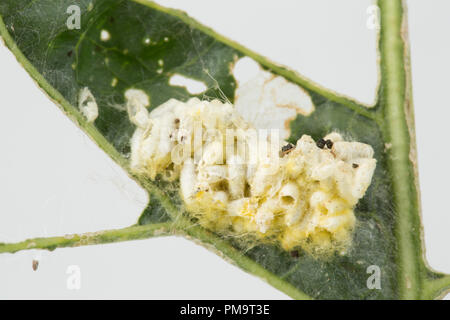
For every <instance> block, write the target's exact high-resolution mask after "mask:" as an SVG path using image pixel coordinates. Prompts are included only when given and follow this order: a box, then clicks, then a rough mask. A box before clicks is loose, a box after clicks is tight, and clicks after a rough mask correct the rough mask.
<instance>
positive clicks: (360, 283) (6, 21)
mask: <svg viewBox="0 0 450 320" xmlns="http://www.w3.org/2000/svg"><path fill="white" fill-rule="evenodd" d="M71 4H72V1H68V0H3V1H2V2H1V3H0V16H1V18H0V32H1V35H2V38H3V39H4V41H5V43H6V45H7V46H8V47H9V48H10V49H11V50H12V52H13V53H14V54H15V55H16V57H17V59H18V61H19V62H20V63H21V64H22V65H23V66H24V68H25V69H26V70H27V71H28V72H29V73H30V75H31V76H32V77H33V78H34V79H35V80H36V82H37V83H38V85H39V86H40V87H42V88H43V89H44V90H45V91H46V92H47V94H48V95H49V97H50V98H51V99H53V100H54V101H55V102H56V103H57V104H58V105H59V106H61V108H62V109H63V110H64V111H65V113H66V114H67V116H69V117H70V118H72V119H73V120H74V121H75V122H76V123H77V124H78V125H79V126H80V127H81V128H82V129H83V130H85V131H86V132H87V133H88V134H89V135H90V136H91V137H92V138H93V139H94V140H95V141H96V142H97V144H98V145H99V146H100V147H101V148H102V149H103V150H105V152H107V153H108V154H109V155H110V156H111V157H112V158H113V159H114V160H115V161H117V162H118V163H119V164H120V165H121V166H122V167H123V168H124V169H126V170H128V171H129V165H128V157H129V152H130V138H131V135H132V133H133V132H134V125H133V124H131V123H130V121H129V118H128V115H127V113H126V111H125V110H123V109H121V108H120V107H118V106H121V105H124V102H125V101H124V91H125V90H126V89H128V88H131V87H133V88H139V89H142V90H144V91H145V92H146V93H147V94H148V95H149V96H150V99H151V105H150V108H154V107H156V106H158V105H159V104H161V103H163V102H165V101H167V100H168V99H169V98H176V99H179V100H183V101H184V100H187V99H188V98H190V97H191V96H192V95H191V94H190V93H189V92H188V91H187V90H186V89H184V88H182V87H176V86H172V85H170V84H169V78H170V77H171V76H172V75H173V74H182V75H185V76H187V77H189V78H193V79H197V80H200V81H202V82H204V83H205V84H206V86H207V87H208V90H207V91H206V92H205V93H203V94H202V95H201V96H200V98H219V99H228V100H229V101H233V100H234V95H235V89H236V82H235V79H234V77H233V75H232V74H231V72H230V68H231V66H232V65H233V63H234V62H235V61H236V59H237V58H239V57H243V56H249V57H251V58H253V59H254V60H256V61H258V62H259V63H260V64H261V65H262V67H263V68H265V69H267V70H269V71H271V72H273V73H274V74H278V75H281V76H283V77H285V78H286V79H287V80H289V81H291V82H293V83H295V84H297V85H300V86H302V87H303V88H304V89H305V90H307V91H308V93H309V94H310V95H311V98H312V100H313V102H314V104H315V106H316V109H315V111H314V112H313V113H312V114H311V115H309V116H303V115H298V116H297V118H296V119H295V120H294V121H292V122H291V123H290V126H291V132H292V135H291V137H290V140H291V141H296V140H297V139H298V138H299V137H300V136H301V135H302V134H308V135H311V136H312V137H313V138H315V139H317V138H320V137H322V136H324V135H325V134H326V133H329V132H330V131H333V130H337V131H339V132H342V133H344V134H345V135H346V136H349V137H351V138H352V139H355V140H357V141H362V142H365V143H368V144H370V145H372V146H373V148H374V150H375V158H376V159H377V161H378V165H377V169H376V172H375V175H374V178H373V181H372V184H371V187H370V188H369V190H368V191H367V194H366V196H365V197H364V198H363V199H362V200H361V201H360V202H359V204H358V206H357V208H356V210H355V214H356V217H357V220H358V224H357V228H356V230H355V232H354V239H353V246H352V247H351V249H350V250H349V251H348V252H347V253H346V254H342V255H339V254H335V255H334V256H332V257H329V258H327V259H321V258H317V257H314V256H312V255H311V254H309V253H307V252H299V253H298V254H291V253H289V252H286V251H284V250H282V249H280V248H279V247H277V246H275V245H268V244H261V243H257V244H254V245H253V246H251V247H249V245H248V243H244V242H242V241H239V240H237V239H229V238H227V239H224V238H222V237H219V236H217V235H215V234H214V233H213V232H211V231H208V230H206V229H204V228H202V227H200V226H198V225H196V224H195V222H194V221H192V220H191V219H190V218H189V216H187V215H185V214H183V211H184V209H183V205H182V202H181V200H180V198H179V196H178V193H177V191H176V190H177V183H176V182H175V183H170V184H169V183H163V182H161V181H156V182H151V181H149V180H147V179H145V178H143V177H141V176H134V175H132V173H131V172H130V171H129V172H130V176H132V177H133V178H134V179H136V180H137V181H138V182H139V183H140V184H141V185H142V186H143V187H144V188H145V189H146V190H147V191H148V192H149V195H150V203H149V205H148V207H147V208H146V209H145V210H144V211H143V213H142V215H141V217H140V218H139V221H138V222H137V224H136V225H135V226H131V227H129V228H125V229H122V230H109V231H103V232H99V233H95V234H87V235H74V236H71V237H55V238H47V239H31V240H27V241H24V242H21V243H16V244H0V253H1V252H16V251H19V250H23V249H29V248H42V249H55V248H57V247H65V246H76V245H84V244H97V243H105V242H114V241H124V240H130V239H141V238H146V237H151V236H157V235H167V234H179V235H184V236H186V237H188V238H194V239H197V240H200V241H201V243H203V244H204V245H205V246H206V247H208V248H209V249H212V250H214V251H219V252H221V254H222V255H224V256H226V257H227V258H228V259H229V260H231V262H233V263H235V264H237V265H238V266H240V267H241V268H242V269H244V270H246V271H248V272H250V273H252V274H255V275H257V276H259V277H262V278H264V279H265V280H266V281H268V282H269V283H270V284H272V285H273V286H275V287H276V288H278V289H279V290H281V291H283V292H285V293H287V294H289V295H290V296H292V297H294V298H299V299H302V298H317V299H401V298H412V299H432V298H437V297H438V296H440V295H442V294H443V292H444V291H445V290H447V289H449V288H450V277H449V276H446V275H443V274H440V273H436V272H434V271H432V270H430V269H429V268H428V267H427V266H426V263H425V262H424V260H423V250H422V240H421V239H422V238H421V236H422V235H421V232H422V229H421V223H420V212H419V206H418V186H417V173H416V167H415V141H414V128H413V110H412V103H411V86H410V74H409V57H408V47H407V42H406V40H405V39H406V38H405V37H402V36H404V35H405V34H404V33H403V32H404V31H403V29H402V27H403V26H402V23H403V22H404V20H403V19H405V15H404V12H403V10H404V8H403V7H402V2H401V1H400V0H380V1H379V6H380V9H381V31H380V46H379V47H380V55H381V56H380V58H381V84H380V88H379V93H378V100H377V103H376V105H375V106H373V108H370V109H369V108H366V107H365V106H363V105H361V104H359V103H357V102H355V101H353V100H350V99H347V98H344V97H342V96H339V95H336V94H335V93H333V92H330V91H328V90H326V89H323V88H321V87H319V86H318V85H316V84H314V83H312V82H310V81H308V80H306V79H305V78H303V77H301V76H300V75H298V74H297V73H295V72H293V71H291V70H289V69H287V68H284V67H281V66H279V65H277V64H275V63H273V62H270V61H268V60H267V59H266V58H264V57H262V56H260V55H258V54H256V53H254V52H251V51H250V50H248V49H246V48H245V47H243V46H241V45H239V44H237V43H234V42H233V41H231V40H228V39H226V38H224V37H222V36H220V35H218V34H216V33H215V32H214V31H212V30H211V29H209V28H207V27H205V26H202V25H200V24H199V23H198V22H196V21H194V20H193V19H191V18H190V17H188V16H187V15H186V14H184V13H183V12H180V11H176V10H171V9H167V8H163V7H160V6H159V5H157V4H155V3H152V2H148V1H144V0H136V1H129V0H97V1H91V0H82V1H78V2H77V5H79V7H80V9H81V22H82V23H81V29H79V30H78V29H74V30H69V29H68V27H67V25H66V20H67V18H68V16H69V15H68V14H66V10H67V8H68V7H69V6H70V5H71ZM102 30H107V31H108V32H109V35H110V38H109V39H108V40H107V41H102V39H101V37H100V35H101V32H102ZM84 87H89V89H90V90H91V92H92V93H93V95H94V96H95V98H96V101H97V103H98V105H99V116H98V118H97V119H96V121H95V122H94V123H87V122H86V121H85V119H84V117H83V116H82V115H81V114H80V113H79V111H78V108H77V107H76V106H77V104H78V97H77V96H78V92H79V90H80V89H82V88H84ZM371 265H377V266H379V267H380V268H381V281H382V285H381V289H380V290H376V289H375V290H374V289H369V288H368V287H367V279H368V277H369V276H370V274H368V273H367V268H368V267H369V266H371Z"/></svg>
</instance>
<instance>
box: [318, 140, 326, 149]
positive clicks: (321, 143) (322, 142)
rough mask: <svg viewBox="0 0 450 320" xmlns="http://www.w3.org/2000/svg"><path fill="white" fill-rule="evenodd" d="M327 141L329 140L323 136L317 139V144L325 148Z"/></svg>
mask: <svg viewBox="0 0 450 320" xmlns="http://www.w3.org/2000/svg"><path fill="white" fill-rule="evenodd" d="M326 143H327V142H326V141H325V140H324V139H322V138H321V139H319V140H317V142H316V145H317V147H318V148H320V149H323V148H324V147H325V144H326Z"/></svg>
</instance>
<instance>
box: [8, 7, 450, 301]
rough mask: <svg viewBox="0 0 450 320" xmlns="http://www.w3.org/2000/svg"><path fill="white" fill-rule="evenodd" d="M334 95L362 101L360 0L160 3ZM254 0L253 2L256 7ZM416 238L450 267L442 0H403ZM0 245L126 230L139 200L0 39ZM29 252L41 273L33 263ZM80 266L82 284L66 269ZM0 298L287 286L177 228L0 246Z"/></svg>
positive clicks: (364, 45)
mask: <svg viewBox="0 0 450 320" xmlns="http://www.w3.org/2000/svg"><path fill="white" fill-rule="evenodd" d="M158 2H160V3H161V4H163V5H166V6H171V7H177V8H181V9H183V10H185V11H187V12H188V13H189V14H190V15H191V16H193V17H195V18H196V19H198V20H199V21H201V22H202V23H204V24H206V25H208V26H211V27H213V28H214V29H215V30H216V31H218V32H219V33H221V34H224V35H226V36H228V37H229V38H232V39H234V40H237V41H238V42H240V43H242V44H244V45H245V46H247V47H249V48H251V49H253V50H255V51H257V52H259V53H262V54H263V55H266V56H268V57H269V58H271V59H272V60H274V61H276V62H280V63H282V64H285V65H288V66H289V67H291V68H293V69H296V70H298V71H300V72H301V73H302V74H304V75H305V76H307V77H309V78H311V79H312V80H314V81H316V82H318V83H320V84H321V85H323V86H325V87H328V88H330V89H333V90H335V91H337V92H339V93H342V94H345V95H349V96H352V97H355V98H357V99H358V100H359V101H361V102H365V103H368V104H370V103H372V102H373V101H374V99H375V91H376V86H377V64H376V59H377V56H376V31H375V30H373V29H370V28H368V27H367V19H368V18H369V15H368V14H367V11H366V10H367V8H368V7H369V6H370V5H371V4H372V1H369V0H364V1H363V0H345V1H344V0H341V1H335V0H327V1H325V0H320V1H318V0H315V1H312V0H310V1H299V0H276V1H268V0H264V1H261V0H260V1H242V0H239V1H237V0H228V1H219V0H215V1H200V0H191V1H189V2H188V3H187V1H182V0H165V1H164V0H160V1H158ZM256 4H257V6H256ZM408 4H409V25H410V40H411V48H412V50H411V51H412V70H413V89H414V104H415V110H416V111H415V112H416V126H417V139H418V141H417V142H418V151H419V171H420V183H421V189H422V205H423V222H424V228H425V244H426V249H427V258H428V261H429V263H430V265H431V266H432V267H433V268H436V269H438V270H440V271H444V272H447V273H450V255H449V251H448V249H447V246H446V244H448V243H450V232H448V230H449V229H450V212H449V210H448V195H447V193H448V187H447V185H448V184H447V183H446V181H449V179H450V169H449V168H448V166H447V164H448V158H449V156H450V151H449V148H448V146H447V145H446V136H447V127H448V119H449V118H450V103H449V102H448V88H447V86H448V73H449V71H450V60H449V59H448V57H449V56H450V37H449V32H448V31H449V30H450V17H449V16H448V15H449V14H448V12H450V3H449V2H448V1H446V0H434V1H432V2H431V1H420V0H409V1H408ZM0 97H1V107H0V113H1V114H0V144H1V151H0V155H1V156H0V242H13V241H20V240H23V239H25V238H29V237H37V236H52V235H61V234H66V233H73V232H86V231H97V230H101V229H110V228H119V227H125V226H128V225H130V224H133V223H135V222H136V220H137V218H138V216H139V214H140V212H141V210H142V209H143V208H144V207H145V204H146V201H147V196H146V194H145V192H144V191H143V190H141V189H140V188H139V187H138V186H137V185H136V183H134V182H133V181H131V180H130V179H129V178H128V177H127V176H126V174H125V173H124V172H123V171H122V170H121V169H120V168H119V167H118V166H117V165H115V164H114V163H113V162H112V161H111V160H110V159H109V158H108V156H106V155H105V154H104V153H103V152H102V151H101V150H99V149H97V147H96V146H95V145H94V143H93V142H91V141H90V140H89V138H87V137H86V136H85V134H84V133H83V132H81V130H79V129H78V128H77V127H76V126H75V125H74V124H73V123H72V122H70V121H69V120H68V119H67V118H66V117H65V116H64V115H63V114H62V113H61V111H59V109H58V108H57V107H56V106H55V105H54V104H53V103H52V102H51V101H50V100H49V99H48V98H47V97H46V96H45V94H44V93H43V92H41V91H40V90H39V89H38V88H37V86H36V85H35V84H34V83H33V81H32V80H31V78H30V77H29V76H28V74H27V73H26V72H25V71H24V70H23V69H22V68H21V66H20V65H19V64H18V63H17V61H16V60H15V58H14V57H13V55H12V54H11V53H10V52H9V51H8V50H7V49H6V48H5V46H4V45H3V44H0ZM33 259H39V260H40V265H39V269H38V270H37V271H36V272H34V271H32V268H31V263H32V260H33ZM71 265H76V266H79V268H80V270H81V288H80V290H68V289H67V286H66V282H67V278H68V275H67V274H66V271H67V268H68V267H69V266H71ZM0 298H161V299H164V298H194V299H195V298H211V299H215V298H223V299H260V298H261V299H279V298H281V299H283V298H287V296H286V295H284V294H283V293H281V292H279V291H278V290H276V289H274V288H272V287H271V286H269V285H268V284H266V283H264V282H263V281H261V280H260V279H258V278H255V277H253V276H250V275H248V274H246V273H244V272H243V271H241V270H240V269H238V268H236V267H234V266H232V265H230V264H228V263H227V262H225V261H224V260H222V259H221V258H219V257H218V256H216V255H215V254H213V253H210V252H209V251H207V250H206V249H204V248H202V247H200V246H198V245H196V244H194V243H192V242H189V241H187V240H184V239H182V238H173V237H171V238H159V239H150V240H142V241H133V242H127V243H119V244H110V245H102V246H92V247H81V248H74V249H70V248H69V249H58V250H56V251H54V252H52V253H49V252H45V251H44V252H40V251H25V252H20V253H16V254H14V255H12V254H2V255H0Z"/></svg>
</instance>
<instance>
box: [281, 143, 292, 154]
mask: <svg viewBox="0 0 450 320" xmlns="http://www.w3.org/2000/svg"><path fill="white" fill-rule="evenodd" d="M294 148H295V146H294V145H293V144H292V143H288V144H287V145H285V146H284V147H282V148H281V152H283V153H288V152H289V151H291V150H292V149H294Z"/></svg>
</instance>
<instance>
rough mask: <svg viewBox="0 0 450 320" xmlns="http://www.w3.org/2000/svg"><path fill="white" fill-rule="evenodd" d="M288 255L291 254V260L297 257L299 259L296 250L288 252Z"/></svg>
mask: <svg viewBox="0 0 450 320" xmlns="http://www.w3.org/2000/svg"><path fill="white" fill-rule="evenodd" d="M290 254H291V257H292V258H298V257H299V254H298V251H297V250H292V251H291V252H290Z"/></svg>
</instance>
